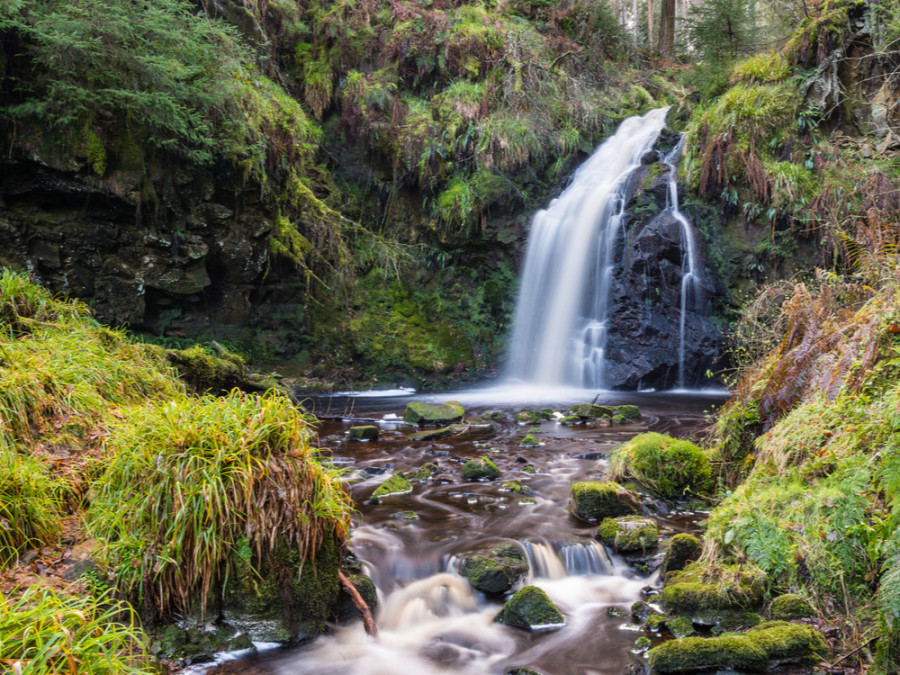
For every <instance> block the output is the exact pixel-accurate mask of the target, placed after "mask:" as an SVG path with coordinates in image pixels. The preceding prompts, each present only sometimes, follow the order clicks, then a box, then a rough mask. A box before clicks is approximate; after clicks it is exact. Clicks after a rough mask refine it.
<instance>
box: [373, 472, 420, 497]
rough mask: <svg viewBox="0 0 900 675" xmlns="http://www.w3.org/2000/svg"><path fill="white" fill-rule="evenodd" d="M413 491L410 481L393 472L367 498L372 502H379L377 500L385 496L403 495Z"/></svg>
mask: <svg viewBox="0 0 900 675" xmlns="http://www.w3.org/2000/svg"><path fill="white" fill-rule="evenodd" d="M412 491H413V486H412V483H410V482H409V481H408V480H406V478H404V477H403V476H402V475H401V474H399V473H395V474H393V475H392V476H391V477H390V478H388V479H387V480H386V481H384V482H383V483H382V484H381V485H379V486H378V487H377V488H375V491H374V492H373V493H372V496H371V497H370V498H369V502H370V503H373V504H377V503H379V501H380V500H381V499H383V498H385V497H391V496H394V495H405V494H409V493H410V492H412Z"/></svg>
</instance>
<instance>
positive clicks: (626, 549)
mask: <svg viewBox="0 0 900 675" xmlns="http://www.w3.org/2000/svg"><path fill="white" fill-rule="evenodd" d="M597 536H598V537H599V538H600V540H601V541H602V542H603V543H604V544H606V545H607V546H610V547H611V548H612V549H613V550H614V551H616V552H617V553H635V552H637V551H640V552H641V553H646V552H647V551H648V550H650V549H652V548H656V543H657V541H658V540H659V526H658V525H657V524H656V521H655V520H653V519H652V518H644V517H643V516H625V517H623V518H605V519H604V520H603V522H602V523H600V529H599V530H598V531H597Z"/></svg>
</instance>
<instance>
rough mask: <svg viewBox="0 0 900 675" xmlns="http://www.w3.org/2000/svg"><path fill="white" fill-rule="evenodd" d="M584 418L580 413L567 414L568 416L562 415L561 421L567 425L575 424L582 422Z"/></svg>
mask: <svg viewBox="0 0 900 675" xmlns="http://www.w3.org/2000/svg"><path fill="white" fill-rule="evenodd" d="M583 421H584V420H583V419H582V418H581V417H579V416H578V415H567V416H566V417H560V418H559V423H560V424H562V425H563V426H564V427H565V426H572V425H575V424H581V423H582V422H583Z"/></svg>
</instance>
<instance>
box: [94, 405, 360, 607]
mask: <svg viewBox="0 0 900 675" xmlns="http://www.w3.org/2000/svg"><path fill="white" fill-rule="evenodd" d="M312 434H313V432H312V431H311V429H310V427H309V420H308V419H307V418H306V417H305V416H304V415H303V414H302V413H300V412H299V411H298V410H297V408H295V407H294V406H293V404H292V403H291V402H290V401H289V400H288V399H287V398H285V397H282V396H278V395H267V396H264V397H257V396H245V395H243V394H240V393H239V392H233V393H232V394H230V395H228V396H226V397H224V398H211V397H207V398H201V399H190V398H186V397H180V398H175V399H173V400H172V401H170V402H169V403H167V404H164V405H149V406H146V407H144V408H142V409H139V410H134V411H132V412H131V413H130V414H129V417H128V419H127V420H126V421H123V422H122V423H121V424H120V425H117V427H116V428H115V430H114V432H113V433H112V435H111V437H110V440H109V441H108V443H107V452H108V455H109V459H108V461H107V464H106V470H105V472H104V473H103V475H102V476H101V477H100V478H99V479H98V480H97V482H96V484H95V486H94V488H93V493H92V499H91V508H90V512H89V515H88V524H89V529H90V531H91V533H92V536H95V537H97V538H99V539H101V541H102V542H103V550H102V555H103V558H104V559H105V560H106V561H107V562H108V563H110V565H111V566H112V570H113V573H114V574H115V577H116V586H117V588H118V589H119V591H120V592H122V593H124V594H126V595H127V596H129V597H137V598H139V599H142V601H143V602H144V603H147V604H149V605H150V606H151V607H154V608H155V609H156V610H158V611H159V612H161V613H166V612H168V611H172V610H177V611H187V610H188V609H190V608H191V606H192V604H193V603H194V602H195V601H197V599H198V598H199V601H200V606H201V608H202V607H205V606H206V601H207V597H208V595H209V592H210V589H211V588H212V587H213V584H214V583H216V582H220V581H222V580H223V579H224V578H225V576H226V575H227V573H228V563H229V561H230V560H231V557H232V555H233V554H234V553H235V551H237V550H238V549H239V548H240V542H241V541H242V540H244V539H245V538H247V539H249V542H250V546H251V548H252V549H253V550H254V551H255V553H256V555H257V556H258V558H259V560H262V561H265V560H266V559H267V557H268V556H269V554H270V553H271V552H272V551H274V550H275V547H276V543H277V542H279V541H281V542H284V543H285V544H286V545H287V546H289V547H290V548H292V549H294V550H296V551H297V553H298V555H299V559H300V560H301V561H302V560H305V559H307V557H310V556H313V555H315V552H316V551H317V550H318V549H319V546H320V545H321V544H322V542H324V541H325V540H326V538H329V537H331V536H333V535H336V536H338V537H344V536H346V533H347V528H348V527H349V513H350V501H349V498H348V496H347V494H346V493H345V492H344V490H343V488H342V487H341V486H340V484H339V482H338V481H337V476H336V475H335V473H334V472H333V471H332V470H331V469H328V468H326V467H325V466H324V465H322V464H320V463H319V462H318V460H317V455H316V452H315V451H314V450H313V449H312V448H310V445H309V442H310V439H311V437H312ZM148 552H149V553H148Z"/></svg>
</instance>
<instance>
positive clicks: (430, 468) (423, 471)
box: [403, 462, 441, 483]
mask: <svg viewBox="0 0 900 675" xmlns="http://www.w3.org/2000/svg"><path fill="white" fill-rule="evenodd" d="M440 470H441V467H439V466H438V465H437V464H435V463H434V462H426V463H425V464H423V465H422V466H420V467H419V468H418V469H416V470H415V471H407V472H406V473H404V474H403V477H404V478H405V479H406V480H408V481H411V482H413V483H427V482H428V481H429V480H430V479H431V477H432V476H434V475H435V474H436V473H437V472H438V471H440Z"/></svg>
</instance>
